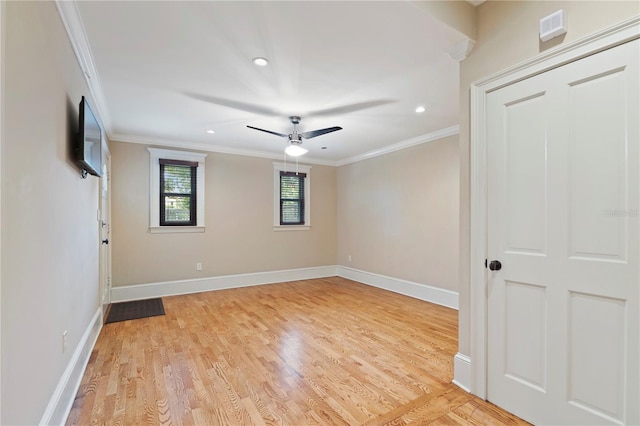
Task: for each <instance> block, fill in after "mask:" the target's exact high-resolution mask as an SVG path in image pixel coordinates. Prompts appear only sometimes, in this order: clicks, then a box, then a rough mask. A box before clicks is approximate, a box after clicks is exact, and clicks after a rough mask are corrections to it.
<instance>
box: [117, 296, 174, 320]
mask: <svg viewBox="0 0 640 426" xmlns="http://www.w3.org/2000/svg"><path fill="white" fill-rule="evenodd" d="M158 315H164V305H163V304H162V299H160V298H157V299H146V300H134V301H133V302H120V303H113V304H111V309H110V310H109V315H108V316H107V321H106V322H105V324H109V323H110V322H119V321H127V320H132V319H138V318H147V317H155V316H158Z"/></svg>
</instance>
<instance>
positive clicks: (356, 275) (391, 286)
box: [337, 266, 458, 309]
mask: <svg viewBox="0 0 640 426" xmlns="http://www.w3.org/2000/svg"><path fill="white" fill-rule="evenodd" d="M337 272H338V276H340V277H343V278H347V279H350V280H353V281H358V282H361V283H363V284H368V285H371V286H374V287H378V288H382V289H385V290H389V291H393V292H394V293H400V294H404V295H405V296H409V297H413V298H415V299H420V300H424V301H425V302H431V303H435V304H437V305H442V306H446V307H448V308H453V309H458V293H457V292H455V291H451V290H445V289H442V288H438V287H432V286H430V285H426V284H419V283H415V282H412V281H406V280H401V279H398V278H392V277H387V276H385V275H378V274H374V273H371V272H366V271H361V270H359V269H353V268H348V267H346V266H338V267H337Z"/></svg>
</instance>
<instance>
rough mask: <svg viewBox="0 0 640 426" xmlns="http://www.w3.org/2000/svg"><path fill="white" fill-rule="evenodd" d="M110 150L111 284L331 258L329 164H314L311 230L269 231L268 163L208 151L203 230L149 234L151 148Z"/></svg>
mask: <svg viewBox="0 0 640 426" xmlns="http://www.w3.org/2000/svg"><path fill="white" fill-rule="evenodd" d="M111 153H112V176H113V179H112V222H113V234H112V240H113V285H114V287H117V286H125V285H133V284H142V283H153V282H162V281H172V280H183V279H190V278H204V277H214V276H220V275H229V274H246V273H251V272H266V271H278V270H284V269H296V268H307V267H313V266H326V265H335V263H336V170H335V168H334V167H328V166H320V165H312V168H311V197H312V198H311V224H312V226H311V230H309V231H274V230H273V160H269V159H264V158H255V157H244V156H237V155H229V154H219V153H215V152H209V153H208V156H207V159H206V163H205V167H206V172H205V178H206V181H205V192H206V194H205V200H206V205H205V224H206V232H205V233H201V234H198V233H196V234H182V233H181V234H150V233H149V232H148V230H149V152H148V151H147V149H146V146H144V145H138V144H130V143H117V142H114V143H112V144H111ZM197 262H201V263H202V266H203V270H202V271H196V268H195V265H196V263H197Z"/></svg>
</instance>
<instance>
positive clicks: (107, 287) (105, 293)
mask: <svg viewBox="0 0 640 426" xmlns="http://www.w3.org/2000/svg"><path fill="white" fill-rule="evenodd" d="M110 174H111V157H110V156H108V155H106V156H105V162H104V164H103V166H102V177H101V178H100V221H99V222H100V223H99V226H100V240H101V243H100V291H99V294H100V304H101V305H102V314H103V315H104V314H105V313H106V311H107V307H108V306H109V303H110V302H111V297H110V295H111V244H110V243H111V241H110V240H111V195H110V193H109V190H110V188H109V184H110Z"/></svg>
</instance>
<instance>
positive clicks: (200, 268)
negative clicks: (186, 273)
mask: <svg viewBox="0 0 640 426" xmlns="http://www.w3.org/2000/svg"><path fill="white" fill-rule="evenodd" d="M196 271H202V263H200V262H198V263H196Z"/></svg>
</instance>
